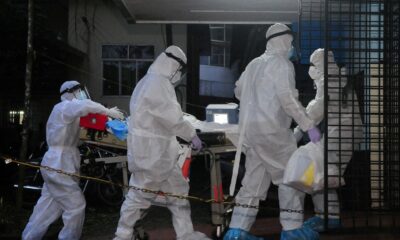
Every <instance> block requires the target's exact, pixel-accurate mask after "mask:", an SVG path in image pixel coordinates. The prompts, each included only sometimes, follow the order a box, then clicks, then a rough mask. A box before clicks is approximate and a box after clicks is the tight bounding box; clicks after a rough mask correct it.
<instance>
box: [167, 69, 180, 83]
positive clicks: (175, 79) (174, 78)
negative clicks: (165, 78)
mask: <svg viewBox="0 0 400 240" xmlns="http://www.w3.org/2000/svg"><path fill="white" fill-rule="evenodd" d="M182 78H183V76H182V72H181V71H180V70H179V69H178V70H176V72H175V73H174V75H172V77H171V80H170V81H171V83H172V85H174V86H176V85H178V84H179V83H180V82H181V81H182Z"/></svg>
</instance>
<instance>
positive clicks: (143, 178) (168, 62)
mask: <svg viewBox="0 0 400 240" xmlns="http://www.w3.org/2000/svg"><path fill="white" fill-rule="evenodd" d="M166 53H170V54H172V55H173V56H174V57H176V58H179V59H181V60H182V61H183V62H184V63H186V56H185V54H184V52H183V51H182V50H181V49H180V48H178V47H176V46H170V47H168V48H167V49H166V50H165V52H163V53H161V54H160V55H159V56H158V57H157V59H156V60H155V61H154V63H153V64H152V65H151V66H150V68H149V70H148V72H147V74H146V75H145V76H144V77H143V78H142V79H141V80H140V82H139V83H138V85H137V86H136V88H135V90H134V91H133V94H132V97H131V101H130V113H131V116H130V120H129V123H128V127H129V134H128V167H129V171H130V172H132V175H131V178H130V181H129V184H130V185H132V186H136V187H141V188H147V189H151V190H159V191H163V192H170V193H175V194H180V195H187V194H188V192H189V184H188V182H187V181H186V180H185V179H184V177H183V176H182V172H181V169H180V168H179V166H178V164H177V160H178V154H179V149H180V146H179V143H178V141H177V139H176V136H179V137H180V138H182V139H184V140H186V141H189V142H190V140H191V139H193V138H194V137H195V136H196V131H195V129H194V128H193V127H192V125H191V124H190V123H189V122H188V121H185V120H184V119H183V113H182V110H181V107H180V105H179V103H178V101H177V98H176V94H175V90H174V86H173V84H175V83H176V82H177V81H178V80H179V79H180V72H179V71H178V72H177V70H179V68H180V67H181V66H180V64H179V63H178V62H177V61H176V60H175V59H173V58H171V57H168V56H167V55H166ZM125 198H126V199H125V201H124V203H123V204H122V207H121V217H120V219H119V222H118V228H117V231H116V233H115V235H116V237H115V239H131V238H132V235H133V226H134V225H135V222H136V221H137V220H139V219H140V212H141V210H143V209H147V208H149V207H150V206H151V205H152V204H153V203H154V200H155V198H156V195H155V194H152V193H144V192H141V191H135V190H133V189H130V190H129V191H128V193H127V195H126V197H125ZM166 207H168V209H169V210H170V211H171V213H172V223H173V226H174V229H175V232H176V236H177V239H180V240H192V239H193V240H197V239H208V238H207V237H206V235H204V234H203V233H200V232H195V231H194V230H193V224H192V220H191V217H190V204H189V202H188V201H187V200H183V199H178V198H173V197H171V198H170V197H167V206H166Z"/></svg>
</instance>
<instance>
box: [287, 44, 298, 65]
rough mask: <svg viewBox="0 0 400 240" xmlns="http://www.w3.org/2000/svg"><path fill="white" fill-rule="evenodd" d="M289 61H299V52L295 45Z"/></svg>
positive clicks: (291, 49)
mask: <svg viewBox="0 0 400 240" xmlns="http://www.w3.org/2000/svg"><path fill="white" fill-rule="evenodd" d="M288 59H289V60H290V61H297V60H298V57H297V51H296V48H295V47H293V45H292V47H291V48H290V50H289V53H288Z"/></svg>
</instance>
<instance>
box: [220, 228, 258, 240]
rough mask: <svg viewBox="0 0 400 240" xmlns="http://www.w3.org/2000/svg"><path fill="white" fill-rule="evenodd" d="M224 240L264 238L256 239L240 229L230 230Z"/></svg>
mask: <svg viewBox="0 0 400 240" xmlns="http://www.w3.org/2000/svg"><path fill="white" fill-rule="evenodd" d="M224 240H264V238H262V237H256V236H254V235H252V234H250V233H249V232H247V231H244V230H242V229H240V228H230V229H229V230H228V231H227V232H226V234H225V236H224Z"/></svg>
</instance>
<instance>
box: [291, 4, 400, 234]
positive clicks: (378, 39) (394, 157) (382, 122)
mask: <svg viewBox="0 0 400 240" xmlns="http://www.w3.org/2000/svg"><path fill="white" fill-rule="evenodd" d="M399 11H400V3H399V1H398V0H381V1H379V0H326V1H319V0H318V1H317V0H305V1H302V6H301V15H300V19H299V37H298V40H299V41H300V44H299V45H300V49H301V58H300V62H301V64H305V65H307V64H309V60H308V59H309V57H310V55H311V53H312V52H313V51H314V50H315V49H317V48H325V49H329V50H331V51H332V52H333V53H334V55H335V61H336V64H337V65H338V66H339V67H340V70H339V72H332V71H331V68H330V67H329V64H330V63H329V62H328V56H327V52H325V63H328V64H325V93H326V94H325V96H328V97H325V129H324V133H325V134H324V135H325V136H326V137H325V138H326V141H325V171H326V173H327V172H328V166H330V165H335V166H338V169H339V174H331V175H328V174H325V183H326V184H327V183H328V180H332V179H335V178H336V180H339V179H340V178H341V177H342V176H343V178H344V182H345V183H346V184H343V186H341V187H340V188H339V190H337V192H338V195H339V199H338V200H337V199H335V198H331V196H330V194H329V193H330V192H332V191H336V190H333V189H329V188H327V190H326V191H324V210H325V212H324V215H325V217H328V215H330V214H334V212H330V211H332V208H331V207H332V206H333V207H334V206H336V205H339V206H340V209H341V213H340V215H341V218H342V220H343V224H344V226H345V227H371V226H373V227H393V228H394V227H398V226H399V225H400V217H399V213H400V211H399V210H400V154H399V144H400V121H399V118H400V115H399V114H400V113H399V108H400V105H399V104H400V97H399V91H400V89H399V81H400V76H399V64H400V63H399V55H400V49H399V43H400V35H399V27H400V12H399ZM351 92H353V93H354V94H351ZM357 118H358V119H361V120H362V123H361V122H358V121H357ZM350 159H351V160H350ZM344 182H340V183H341V184H342V183H344ZM326 186H327V185H326ZM326 224H327V223H326Z"/></svg>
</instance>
